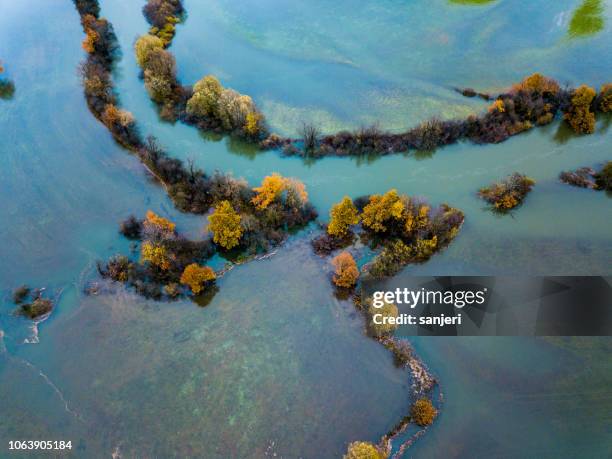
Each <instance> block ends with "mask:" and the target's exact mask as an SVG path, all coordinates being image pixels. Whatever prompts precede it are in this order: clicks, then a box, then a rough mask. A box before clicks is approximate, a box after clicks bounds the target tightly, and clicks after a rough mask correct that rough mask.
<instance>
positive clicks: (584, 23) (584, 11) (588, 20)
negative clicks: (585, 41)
mask: <svg viewBox="0 0 612 459" xmlns="http://www.w3.org/2000/svg"><path fill="white" fill-rule="evenodd" d="M603 28H604V18H603V5H602V2H601V0H584V2H582V4H581V5H580V6H579V7H578V8H576V10H575V11H574V14H573V16H572V19H571V21H570V24H569V35H570V37H574V38H575V37H585V36H589V35H593V34H596V33H598V32H600V31H601V30H602V29H603Z"/></svg>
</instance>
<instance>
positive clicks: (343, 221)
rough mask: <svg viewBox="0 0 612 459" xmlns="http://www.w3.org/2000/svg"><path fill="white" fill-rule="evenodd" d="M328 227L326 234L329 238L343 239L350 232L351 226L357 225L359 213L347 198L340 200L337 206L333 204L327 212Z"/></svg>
mask: <svg viewBox="0 0 612 459" xmlns="http://www.w3.org/2000/svg"><path fill="white" fill-rule="evenodd" d="M329 218H330V220H329V225H328V226H327V232H328V233H329V234H330V235H331V236H336V237H343V236H346V235H347V233H348V232H349V230H350V227H351V225H356V224H357V223H359V213H358V211H357V208H356V207H355V204H353V201H352V200H351V198H349V197H348V196H345V197H344V198H342V201H340V202H339V203H338V204H335V205H334V206H333V207H332V208H331V210H330V212H329Z"/></svg>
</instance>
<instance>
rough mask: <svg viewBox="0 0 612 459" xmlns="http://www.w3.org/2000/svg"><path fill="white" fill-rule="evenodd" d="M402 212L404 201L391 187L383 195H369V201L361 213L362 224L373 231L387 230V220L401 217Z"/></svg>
mask: <svg viewBox="0 0 612 459" xmlns="http://www.w3.org/2000/svg"><path fill="white" fill-rule="evenodd" d="M403 212H404V203H403V202H402V200H401V199H400V197H399V195H398V194H397V190H395V189H392V190H389V191H387V192H386V193H385V194H384V195H382V196H381V195H379V194H375V195H372V196H370V202H369V203H368V204H367V205H366V206H365V207H364V209H363V213H362V214H361V221H362V222H363V226H365V227H366V228H370V229H371V230H373V231H375V232H384V231H386V230H387V226H386V223H387V221H388V220H390V219H392V218H394V219H401V218H402V214H403Z"/></svg>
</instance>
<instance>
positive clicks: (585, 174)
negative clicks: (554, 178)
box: [559, 167, 595, 188]
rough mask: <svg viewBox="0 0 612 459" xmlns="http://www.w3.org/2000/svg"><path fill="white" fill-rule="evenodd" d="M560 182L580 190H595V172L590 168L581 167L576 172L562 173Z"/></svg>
mask: <svg viewBox="0 0 612 459" xmlns="http://www.w3.org/2000/svg"><path fill="white" fill-rule="evenodd" d="M559 180H561V181H562V182H563V183H567V184H568V185H572V186H577V187H580V188H595V171H594V170H593V169H591V168H590V167H581V168H580V169H576V170H575V171H566V172H561V173H560V174H559Z"/></svg>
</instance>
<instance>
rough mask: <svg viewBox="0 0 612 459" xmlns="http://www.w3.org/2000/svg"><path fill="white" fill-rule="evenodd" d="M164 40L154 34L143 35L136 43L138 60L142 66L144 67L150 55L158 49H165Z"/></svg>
mask: <svg viewBox="0 0 612 459" xmlns="http://www.w3.org/2000/svg"><path fill="white" fill-rule="evenodd" d="M163 48H164V42H163V41H162V39H161V38H159V37H156V36H154V35H150V34H145V35H142V36H141V37H140V38H139V39H138V40H136V43H135V44H134V49H135V50H136V61H137V62H138V65H139V66H140V67H141V68H144V67H145V65H146V64H147V61H148V60H149V56H151V53H152V52H153V51H154V50H156V49H163Z"/></svg>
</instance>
